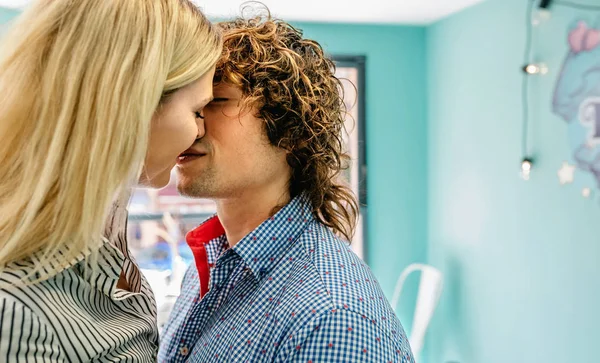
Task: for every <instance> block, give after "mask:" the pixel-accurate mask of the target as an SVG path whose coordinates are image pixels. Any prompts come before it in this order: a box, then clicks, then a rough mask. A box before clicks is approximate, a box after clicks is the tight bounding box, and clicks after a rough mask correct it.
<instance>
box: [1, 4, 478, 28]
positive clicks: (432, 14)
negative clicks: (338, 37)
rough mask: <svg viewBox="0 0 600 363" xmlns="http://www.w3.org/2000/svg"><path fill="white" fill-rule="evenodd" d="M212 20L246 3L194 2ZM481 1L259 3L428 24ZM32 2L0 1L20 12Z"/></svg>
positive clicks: (360, 19) (314, 14) (358, 19)
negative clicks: (19, 9)
mask: <svg viewBox="0 0 600 363" xmlns="http://www.w3.org/2000/svg"><path fill="white" fill-rule="evenodd" d="M193 1H194V2H195V3H196V4H198V5H199V6H201V7H202V8H203V9H204V11H205V12H206V14H208V15H209V16H211V17H218V18H228V17H231V16H235V15H238V14H239V12H240V6H241V4H242V3H244V2H245V0H193ZM482 1H484V0H303V1H298V0H262V1H261V2H262V3H264V4H265V5H267V6H268V7H269V9H270V10H271V13H272V14H274V15H275V16H277V17H280V18H282V19H284V20H288V21H314V22H344V23H390V24H394V23H395V24H429V23H432V22H434V21H436V20H439V19H441V18H443V17H445V16H448V15H450V14H452V13H455V12H457V11H460V10H462V9H464V8H466V7H469V6H471V5H474V4H477V3H480V2H482ZM30 2H31V0H0V7H6V8H21V7H23V6H26V5H27V4H28V3H30Z"/></svg>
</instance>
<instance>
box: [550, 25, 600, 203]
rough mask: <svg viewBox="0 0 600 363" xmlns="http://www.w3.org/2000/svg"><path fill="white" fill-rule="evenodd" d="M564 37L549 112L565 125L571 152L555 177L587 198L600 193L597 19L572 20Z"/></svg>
mask: <svg viewBox="0 0 600 363" xmlns="http://www.w3.org/2000/svg"><path fill="white" fill-rule="evenodd" d="M567 40H568V44H569V51H568V54H567V56H566V58H565V60H564V62H563V65H562V70H561V72H560V75H559V77H558V81H557V83H556V88H555V90H554V99H553V112H554V113H555V114H556V115H558V116H559V117H560V118H562V119H563V120H564V121H565V122H566V123H567V125H568V142H569V146H570V148H571V151H572V155H571V160H570V161H565V162H564V163H563V165H562V167H561V168H560V169H559V170H558V178H559V181H560V183H561V184H571V183H575V184H576V186H578V187H580V188H581V194H582V195H583V197H585V198H590V197H591V196H592V195H593V193H594V192H596V193H598V194H600V22H598V23H597V24H596V25H591V23H589V22H587V21H585V20H579V21H576V22H575V23H574V24H573V25H572V26H571V27H570V28H569V30H568V36H567ZM575 175H577V178H575ZM576 179H577V180H576Z"/></svg>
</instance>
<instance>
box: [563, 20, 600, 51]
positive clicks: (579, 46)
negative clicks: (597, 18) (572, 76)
mask: <svg viewBox="0 0 600 363" xmlns="http://www.w3.org/2000/svg"><path fill="white" fill-rule="evenodd" d="M599 44H600V30H598V29H591V28H589V27H588V26H587V24H586V23H585V22H584V21H580V22H579V24H578V25H577V28H576V29H573V30H572V31H571V33H569V45H570V46H571V50H572V51H573V53H579V52H583V51H590V50H592V49H594V48H596V47H597V46H598V45H599Z"/></svg>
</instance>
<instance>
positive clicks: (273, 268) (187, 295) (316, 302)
mask: <svg viewBox="0 0 600 363" xmlns="http://www.w3.org/2000/svg"><path fill="white" fill-rule="evenodd" d="M214 218H217V217H214ZM214 222H215V221H214V220H212V223H213V224H214ZM207 223H211V220H209V221H208V222H205V223H204V224H203V225H201V226H200V227H198V229H196V230H195V231H201V230H202V228H203V226H205V225H206V224H207ZM204 247H205V249H206V254H205V258H206V259H207V263H208V266H209V271H210V279H209V280H208V279H207V280H206V281H208V282H207V284H208V292H206V294H205V295H204V296H203V297H202V296H201V293H202V290H203V288H202V287H201V280H202V278H203V277H202V276H200V277H199V274H198V267H197V266H196V265H194V264H192V266H190V268H189V270H188V271H187V273H186V276H185V278H184V281H183V285H182V290H181V291H182V295H181V296H180V297H179V299H178V300H177V302H176V304H175V306H174V309H173V312H172V314H171V317H170V319H169V322H168V323H167V325H166V327H165V329H164V331H163V333H162V340H161V346H160V352H159V362H184V361H188V362H194V363H195V362H303V363H306V362H313V363H316V362H377V363H381V362H402V363H414V360H413V357H412V353H411V351H410V347H409V344H408V339H407V338H406V335H405V333H404V330H403V328H402V326H401V325H400V322H399V320H398V318H397V317H396V315H395V314H394V311H393V310H392V309H391V307H390V305H389V304H388V302H387V300H386V299H385V297H384V295H383V292H382V290H381V288H380V286H379V283H378V282H377V281H376V279H375V277H373V274H372V273H371V271H370V269H369V268H368V267H367V266H366V265H365V264H364V263H363V262H362V261H361V260H360V259H359V258H358V257H357V256H356V255H355V254H354V253H353V252H352V251H351V249H350V247H349V246H348V244H347V243H345V242H343V241H342V240H340V239H339V238H337V237H336V236H335V235H334V234H333V233H332V232H331V230H330V229H329V228H327V227H326V226H324V225H323V224H321V223H319V222H318V221H316V220H315V219H314V218H313V217H312V214H311V213H310V208H309V206H308V205H307V203H306V202H305V200H304V199H303V198H302V197H297V198H295V199H293V200H292V201H291V202H290V203H289V204H288V205H287V206H286V207H284V208H283V209H282V210H280V211H279V212H278V213H277V214H276V215H275V216H273V217H272V218H270V219H268V220H266V221H265V222H264V223H262V224H261V225H260V226H259V227H258V228H256V229H255V230H254V231H252V232H251V233H249V234H248V235H247V236H246V237H244V238H243V239H242V240H241V241H240V242H239V243H238V244H236V245H235V246H234V247H233V248H227V240H226V237H225V235H224V234H223V235H221V236H219V237H216V238H214V239H212V240H210V241H208V242H207V243H206V244H205V246H204ZM204 278H206V277H204Z"/></svg>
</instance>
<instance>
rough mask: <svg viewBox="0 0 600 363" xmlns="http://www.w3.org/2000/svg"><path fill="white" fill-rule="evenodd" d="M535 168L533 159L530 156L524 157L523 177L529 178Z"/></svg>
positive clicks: (522, 165) (522, 162)
mask: <svg viewBox="0 0 600 363" xmlns="http://www.w3.org/2000/svg"><path fill="white" fill-rule="evenodd" d="M532 168H533V160H532V159H529V158H525V159H523V161H521V178H523V180H529V178H530V177H531V169H532Z"/></svg>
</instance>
